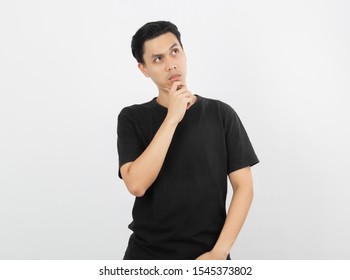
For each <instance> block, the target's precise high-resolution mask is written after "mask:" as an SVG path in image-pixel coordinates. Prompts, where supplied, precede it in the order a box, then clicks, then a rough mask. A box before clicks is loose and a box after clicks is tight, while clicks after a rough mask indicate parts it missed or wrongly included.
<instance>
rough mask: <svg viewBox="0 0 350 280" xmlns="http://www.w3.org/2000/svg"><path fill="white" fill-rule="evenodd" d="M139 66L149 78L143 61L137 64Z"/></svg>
mask: <svg viewBox="0 0 350 280" xmlns="http://www.w3.org/2000/svg"><path fill="white" fill-rule="evenodd" d="M137 66H138V67H139V69H140V70H141V72H142V73H143V75H145V76H146V77H147V78H149V75H148V71H147V67H146V65H145V64H143V63H139V64H137Z"/></svg>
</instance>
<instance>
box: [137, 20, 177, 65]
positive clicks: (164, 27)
mask: <svg viewBox="0 0 350 280" xmlns="http://www.w3.org/2000/svg"><path fill="white" fill-rule="evenodd" d="M168 32H171V33H173V34H174V35H175V36H176V38H177V40H178V41H179V43H180V45H181V47H182V43H181V34H180V32H179V30H178V29H177V27H176V25H175V24H173V23H171V22H170V21H153V22H148V23H146V24H145V25H144V26H142V27H141V28H140V29H139V30H137V32H136V33H135V35H134V36H133V37H132V41H131V52H132V55H133V56H134V57H135V58H136V60H137V62H139V63H143V64H144V62H145V61H144V60H143V54H144V43H145V42H146V41H147V40H151V39H154V38H156V37H158V36H160V35H163V34H165V33H168Z"/></svg>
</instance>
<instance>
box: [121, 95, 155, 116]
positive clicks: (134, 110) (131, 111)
mask: <svg viewBox="0 0 350 280" xmlns="http://www.w3.org/2000/svg"><path fill="white" fill-rule="evenodd" d="M153 101H154V100H153V99H152V100H151V101H148V102H145V103H141V104H134V105H130V106H127V107H124V108H123V109H122V110H121V111H120V113H119V116H118V118H119V119H120V118H123V117H125V118H133V117H138V116H139V115H144V114H145V113H146V114H147V112H149V111H151V110H152V108H153V107H154V104H153V103H154V102H153Z"/></svg>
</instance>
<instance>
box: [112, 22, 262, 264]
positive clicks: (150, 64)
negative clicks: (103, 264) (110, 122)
mask: <svg viewBox="0 0 350 280" xmlns="http://www.w3.org/2000/svg"><path fill="white" fill-rule="evenodd" d="M131 47H132V53H133V55H134V57H135V58H136V60H137V61H138V67H139V69H140V70H141V72H142V73H143V74H144V75H145V76H146V77H149V78H151V79H152V80H153V82H154V83H155V84H156V86H157V87H158V91H159V92H158V97H156V98H153V99H152V100H151V101H149V102H147V103H144V104H141V105H133V106H130V107H126V108H124V109H123V110H122V111H121V112H120V114H119V116H118V152H119V176H120V178H122V179H123V180H124V182H125V185H126V187H127V189H128V190H129V192H130V193H131V194H132V195H134V196H135V197H136V199H135V204H134V207H133V222H132V223H131V224H130V225H129V228H130V229H131V230H132V231H133V234H132V235H131V236H130V239H129V244H128V247H127V250H126V252H125V256H124V259H203V260H204V259H207V260H209V259H212V260H214V259H217V260H219V259H222V260H224V259H228V258H229V253H230V250H231V247H232V246H233V244H234V242H235V240H236V238H237V236H238V233H239V231H240V229H241V227H242V225H243V223H244V221H245V218H246V215H247V213H248V210H249V207H250V204H251V201H252V198H253V182H252V176H251V171H250V166H252V165H254V164H256V163H258V162H259V160H258V158H257V156H256V155H255V152H254V150H253V147H252V145H251V143H250V141H249V138H248V136H247V134H246V131H245V129H244V127H243V125H242V123H241V122H240V119H239V118H238V116H237V114H236V113H235V111H234V110H233V109H232V108H231V107H230V106H228V105H227V104H225V103H223V102H220V101H217V100H212V99H208V98H204V97H201V96H199V95H194V94H192V93H191V91H189V89H188V87H187V84H186V55H185V52H184V49H183V47H182V43H181V38H180V33H179V31H178V29H177V27H176V26H175V25H174V24H172V23H170V22H165V21H158V22H150V23H147V24H145V25H144V26H143V27H141V28H140V29H139V30H138V31H137V32H136V34H135V35H134V36H133V39H132V44H131ZM227 176H229V179H230V182H231V185H232V187H233V190H234V195H233V198H232V201H231V204H230V207H229V209H228V213H227V215H226V209H225V201H226V193H227Z"/></svg>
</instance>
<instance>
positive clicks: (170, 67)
mask: <svg viewBox="0 0 350 280" xmlns="http://www.w3.org/2000/svg"><path fill="white" fill-rule="evenodd" d="M176 68H177V66H176V64H175V63H174V61H172V60H170V61H169V62H168V65H167V70H168V71H173V70H176Z"/></svg>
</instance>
